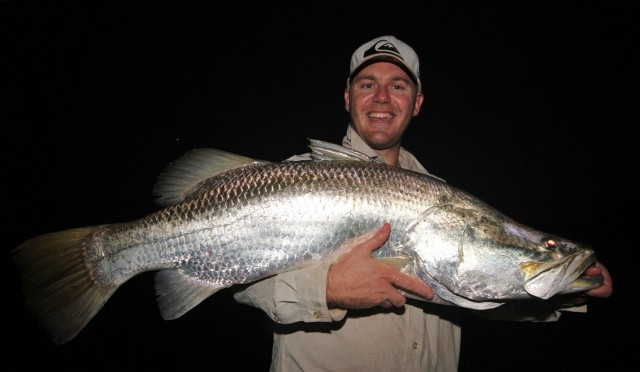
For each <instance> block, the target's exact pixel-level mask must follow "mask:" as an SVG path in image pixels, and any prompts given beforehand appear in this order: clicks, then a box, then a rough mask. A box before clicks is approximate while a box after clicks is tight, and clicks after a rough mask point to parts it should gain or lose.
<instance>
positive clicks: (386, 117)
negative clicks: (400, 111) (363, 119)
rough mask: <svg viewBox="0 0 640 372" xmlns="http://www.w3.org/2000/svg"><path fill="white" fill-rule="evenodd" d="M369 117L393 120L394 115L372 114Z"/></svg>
mask: <svg viewBox="0 0 640 372" xmlns="http://www.w3.org/2000/svg"><path fill="white" fill-rule="evenodd" d="M369 117H370V118H376V119H391V118H392V117H393V115H391V114H385V113H371V114H369Z"/></svg>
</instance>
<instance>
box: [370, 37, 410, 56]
mask: <svg viewBox="0 0 640 372" xmlns="http://www.w3.org/2000/svg"><path fill="white" fill-rule="evenodd" d="M380 53H387V54H393V55H395V56H397V57H398V58H400V59H402V60H403V61H404V59H403V58H402V55H401V54H400V52H398V49H396V47H395V46H394V45H393V44H391V43H390V42H388V41H387V40H380V41H378V42H377V43H375V44H373V46H372V47H371V48H369V49H367V50H366V51H365V52H364V55H363V57H364V58H366V57H369V56H372V55H374V54H380Z"/></svg>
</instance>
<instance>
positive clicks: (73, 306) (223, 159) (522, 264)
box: [13, 140, 602, 344]
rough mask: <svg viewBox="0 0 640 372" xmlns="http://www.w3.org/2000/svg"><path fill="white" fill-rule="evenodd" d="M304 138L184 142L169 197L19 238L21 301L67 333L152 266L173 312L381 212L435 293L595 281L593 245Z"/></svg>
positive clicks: (161, 183)
mask: <svg viewBox="0 0 640 372" xmlns="http://www.w3.org/2000/svg"><path fill="white" fill-rule="evenodd" d="M310 147H311V148H312V150H313V151H312V153H313V154H314V157H315V159H314V160H310V161H300V162H292V161H289V162H286V161H285V162H267V161H258V160H254V159H250V158H246V157H243V156H239V155H235V154H231V153H228V152H224V151H220V150H214V149H197V150H192V151H191V152H189V153H187V154H186V155H185V156H184V157H182V158H180V159H178V160H177V161H176V162H174V163H173V164H171V165H170V166H169V167H167V169H166V170H165V171H164V172H163V174H161V175H160V177H159V179H158V183H157V184H156V187H155V189H154V192H155V194H156V195H158V196H159V197H158V199H157V200H158V202H159V203H160V204H161V205H163V206H164V207H163V209H160V210H158V211H157V212H155V213H151V214H149V215H147V216H146V217H142V218H140V219H137V220H134V221H131V222H126V223H117V224H105V225H99V226H91V227H81V228H75V229H69V230H65V231H59V232H53V233H49V234H44V235H40V236H37V237H35V238H32V239H30V240H27V241H25V242H24V243H22V244H21V245H19V246H18V247H16V248H15V249H14V250H13V258H14V261H15V263H16V264H17V266H18V268H19V270H20V273H21V274H20V275H21V280H22V285H23V291H24V294H25V298H26V305H27V307H28V308H29V309H30V311H31V312H32V313H33V314H34V315H35V316H36V318H37V319H38V320H39V321H40V322H41V323H42V325H43V326H44V327H45V329H46V330H47V331H48V333H49V335H50V336H51V337H52V339H53V341H54V342H55V343H57V344H62V343H65V342H67V341H69V340H71V339H73V338H74V337H75V336H76V335H77V334H78V333H79V332H80V331H81V330H82V329H83V328H84V327H85V326H86V324H87V323H88V322H89V321H90V320H91V319H92V318H93V317H94V315H95V314H96V313H97V312H98V311H99V310H100V308H101V307H102V306H103V305H104V304H105V302H106V301H107V300H108V299H109V297H110V296H111V295H112V294H113V293H114V292H115V291H116V290H117V289H118V287H119V286H120V285H122V284H123V283H124V282H126V281H127V280H129V279H131V278H132V277H134V276H135V275H137V274H140V273H142V272H146V271H157V273H156V282H155V283H156V294H157V296H158V297H157V300H158V303H159V308H160V312H161V315H162V317H163V318H164V319H175V318H178V317H180V316H182V315H183V314H185V313H186V312H187V311H189V310H190V309H192V308H193V307H195V306H196V305H198V304H199V303H200V302H201V301H203V300H204V299H206V298H207V297H209V296H211V295H213V294H214V293H216V292H217V291H218V290H220V289H222V288H225V287H229V286H232V285H235V284H241V283H249V282H253V281H256V280H259V279H261V278H265V277H268V276H270V275H274V274H276V273H280V272H284V271H287V270H292V269H295V268H300V267H304V266H307V265H311V264H313V263H317V262H320V261H323V260H331V259H334V258H335V257H336V256H337V255H338V254H340V252H341V251H342V250H343V249H347V248H348V244H346V243H345V242H348V241H353V240H355V239H354V238H356V237H358V236H361V235H364V234H366V233H367V232H369V231H371V230H373V229H375V228H378V227H380V226H381V225H382V224H383V223H384V222H389V223H390V224H391V226H392V232H391V235H390V237H389V239H388V241H387V242H386V243H385V244H384V246H383V247H381V248H380V249H379V250H377V251H376V252H375V256H376V257H377V258H379V259H381V260H385V261H387V262H389V263H395V264H396V265H397V266H399V267H402V269H403V270H404V271H406V272H410V273H412V274H413V275H416V276H417V277H418V278H420V279H421V280H423V281H424V282H426V283H427V284H429V285H430V286H431V287H432V288H433V290H434V292H435V298H434V299H433V300H432V302H435V303H440V304H445V305H453V306H461V307H466V308H471V309H489V308H493V307H496V306H500V305H501V304H503V303H505V302H506V301H511V300H520V299H523V300H524V299H532V298H539V299H543V300H546V299H550V298H551V297H553V296H554V295H556V294H563V293H564V294H566V293H576V292H581V291H586V290H588V289H591V288H595V287H597V286H599V285H600V284H601V283H602V277H601V276H599V277H597V276H592V277H587V276H584V275H582V273H583V272H584V270H585V269H586V268H587V267H588V266H589V265H591V264H593V263H594V262H595V254H594V251H593V250H592V249H591V248H589V247H588V246H584V245H580V244H578V243H575V242H572V241H569V240H567V239H563V238H561V237H558V236H553V235H550V234H547V233H543V232H540V231H537V230H535V229H532V228H529V227H527V226H524V225H522V224H519V223H517V222H516V221H513V220H512V219H510V218H508V217H506V216H505V215H503V214H501V213H499V212H498V211H496V210H495V209H494V208H492V207H491V206H489V205H487V204H485V203H483V202H482V201H480V200H479V199H477V198H475V197H473V196H472V195H470V194H468V193H466V192H464V191H461V190H459V189H457V188H455V187H453V186H451V185H449V184H447V183H445V182H443V181H441V180H439V179H437V178H434V177H431V176H428V175H424V174H420V173H416V172H412V171H408V170H404V169H401V168H397V167H391V166H388V165H386V164H384V163H381V162H379V161H376V160H374V159H370V158H368V157H367V156H366V155H364V154H361V153H358V152H356V151H353V150H350V149H346V148H344V147H341V146H338V145H332V144H328V143H325V142H321V141H315V140H311V145H310ZM398 263H400V264H399V265H398ZM408 295H410V294H408Z"/></svg>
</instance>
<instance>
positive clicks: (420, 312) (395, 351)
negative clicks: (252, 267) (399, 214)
mask: <svg viewBox="0 0 640 372" xmlns="http://www.w3.org/2000/svg"><path fill="white" fill-rule="evenodd" d="M342 144H343V146H345V147H349V148H352V149H354V150H358V151H360V152H363V153H365V154H367V155H369V156H376V155H377V154H376V153H375V151H374V150H372V149H371V148H370V147H369V146H368V145H367V144H365V142H364V141H363V140H362V139H361V138H360V137H359V136H358V135H357V134H356V133H355V131H354V130H353V128H352V127H351V126H349V128H348V130H347V135H346V136H345V137H344V139H343V141H342ZM308 158H309V155H308V154H305V155H299V156H294V157H292V158H290V159H289V160H303V159H308ZM399 164H400V166H401V167H402V168H406V169H411V170H414V171H418V172H421V173H427V171H426V169H424V167H423V166H422V165H421V164H420V163H419V162H418V161H417V160H416V158H415V157H414V156H413V155H412V154H410V153H409V152H408V151H406V150H404V149H401V150H400V157H399ZM392 228H393V227H392ZM329 265H330V263H328V262H327V263H322V264H318V265H313V266H310V267H306V268H303V269H300V270H294V271H290V272H286V273H283V274H279V275H276V276H273V277H270V278H267V279H265V280H262V281H259V282H256V283H253V284H252V285H250V286H245V287H241V290H240V291H238V292H235V294H234V297H235V299H236V300H237V301H238V302H240V303H243V304H247V305H251V306H255V307H258V308H260V309H262V310H263V311H264V312H265V313H266V314H267V315H268V316H269V317H270V318H271V319H273V320H274V321H275V322H276V324H275V326H274V339H273V353H272V360H271V370H272V371H456V370H457V368H458V360H459V357H460V326H459V321H458V319H459V309H458V308H456V307H449V306H439V305H433V304H429V303H425V302H422V301H413V300H409V301H408V302H407V304H406V305H405V306H404V307H403V308H399V309H383V308H381V307H375V308H372V309H367V310H349V311H346V310H338V309H331V310H330V309H329V308H328V307H327V302H326V288H327V272H328V270H329Z"/></svg>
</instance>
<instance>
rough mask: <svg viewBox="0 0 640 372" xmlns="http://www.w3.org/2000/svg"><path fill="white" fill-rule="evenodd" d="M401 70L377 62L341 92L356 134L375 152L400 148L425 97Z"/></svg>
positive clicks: (385, 63)
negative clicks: (405, 133) (404, 135)
mask: <svg viewBox="0 0 640 372" xmlns="http://www.w3.org/2000/svg"><path fill="white" fill-rule="evenodd" d="M416 89H417V88H416V85H415V84H414V83H413V81H411V78H410V77H409V75H407V73H406V72H404V70H402V69H401V68H400V67H398V66H396V65H394V64H393V63H389V62H376V63H374V64H371V65H369V66H367V67H365V68H364V69H363V70H362V71H360V73H358V75H356V76H355V77H354V78H353V79H352V81H351V84H350V85H349V86H347V89H345V92H344V99H345V108H346V110H347V111H348V112H349V113H350V115H351V122H352V123H353V126H354V128H355V130H356V133H358V135H360V137H362V139H363V140H364V141H365V142H366V143H367V144H368V145H369V146H370V147H371V148H372V149H374V150H386V149H389V148H393V147H399V146H400V143H401V141H402V135H403V134H404V132H405V130H406V129H407V127H408V126H409V122H410V121H411V119H412V118H413V117H414V116H416V115H418V113H419V112H420V107H421V106H422V101H423V99H424V96H423V95H422V93H418V92H416Z"/></svg>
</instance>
